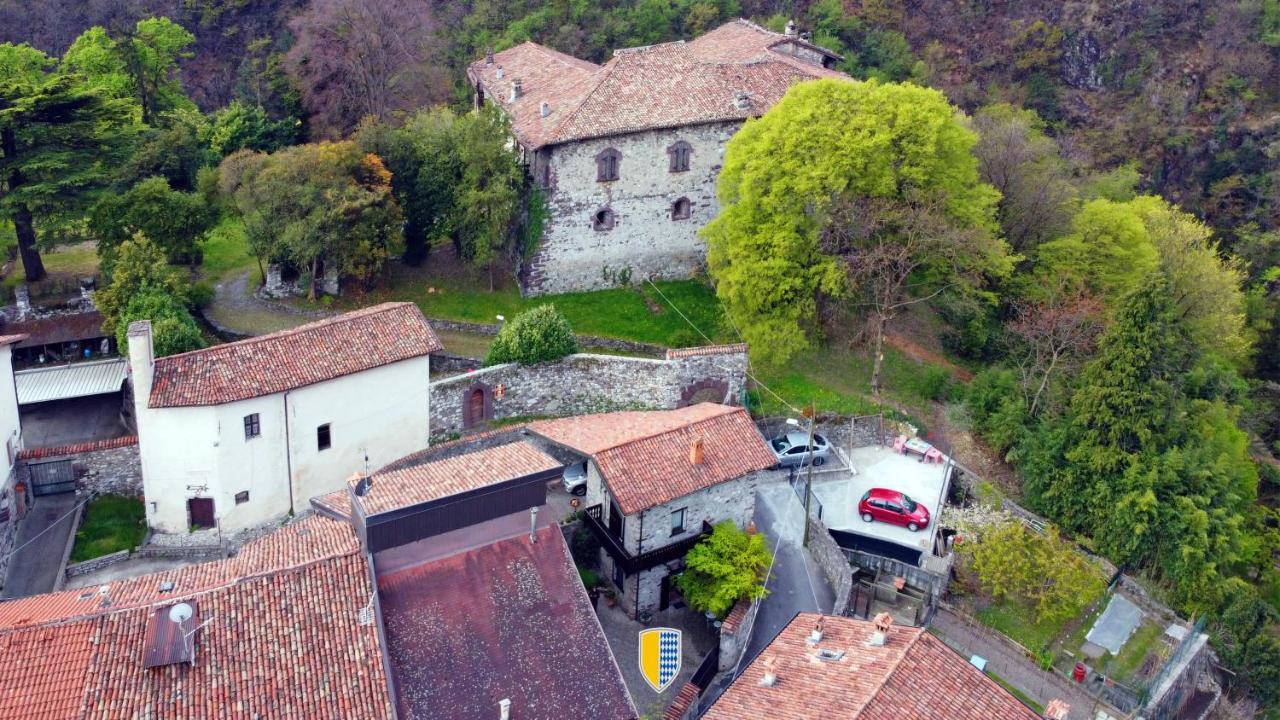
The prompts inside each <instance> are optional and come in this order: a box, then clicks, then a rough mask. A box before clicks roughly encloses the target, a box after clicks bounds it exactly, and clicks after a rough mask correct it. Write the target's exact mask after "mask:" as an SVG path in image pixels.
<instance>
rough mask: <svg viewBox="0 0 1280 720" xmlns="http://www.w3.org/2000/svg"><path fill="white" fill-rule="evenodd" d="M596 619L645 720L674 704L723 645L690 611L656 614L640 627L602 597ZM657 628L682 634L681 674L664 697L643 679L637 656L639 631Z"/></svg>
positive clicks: (632, 697) (709, 628) (701, 618)
mask: <svg viewBox="0 0 1280 720" xmlns="http://www.w3.org/2000/svg"><path fill="white" fill-rule="evenodd" d="M626 601H627V598H626V596H620V597H619V598H618V602H619V603H624V602H626ZM596 615H597V616H599V618H600V626H601V627H602V628H603V629H604V635H605V637H606V638H607V639H608V640H609V647H610V649H612V650H613V659H614V660H615V661H616V662H617V663H618V667H619V668H621V670H622V679H623V680H624V681H626V683H627V690H628V691H630V693H631V700H632V702H634V703H635V705H636V710H638V711H639V712H640V714H641V715H642V716H644V717H660V716H661V715H662V711H663V710H665V709H666V707H667V705H669V704H671V701H672V700H675V698H676V693H678V692H680V688H681V687H682V686H683V685H684V684H685V682H687V681H688V680H689V678H691V677H693V673H694V671H696V670H697V669H698V665H700V664H701V663H702V659H703V658H704V657H706V655H707V653H708V652H711V650H712V648H714V647H716V646H717V645H719V642H720V639H719V636H718V635H717V634H716V631H715V629H714V628H713V627H712V626H711V624H710V623H709V622H708V621H707V619H706V617H705V616H703V615H702V614H701V613H698V612H695V611H693V610H689V609H687V608H686V609H677V608H670V609H667V610H663V611H661V612H658V613H655V614H654V616H653V619H652V620H650V621H649V622H648V623H639V622H636V621H635V620H632V619H631V618H629V617H627V614H626V613H625V612H623V611H622V607H621V605H620V604H619V605H615V606H614V607H608V606H607V605H606V604H605V599H604V598H603V597H602V598H600V601H599V603H598V604H597V605H596ZM655 627H669V628H676V629H678V630H681V631H683V642H682V644H681V651H682V657H681V662H680V673H679V674H678V675H677V676H676V679H675V681H674V682H672V683H671V685H670V686H669V687H667V689H666V690H665V691H663V692H662V693H661V694H659V693H656V692H654V691H653V688H651V687H649V684H648V683H646V682H645V680H644V678H643V677H642V676H641V675H640V656H639V655H638V652H639V645H640V635H639V633H640V631H641V630H644V629H646V628H655Z"/></svg>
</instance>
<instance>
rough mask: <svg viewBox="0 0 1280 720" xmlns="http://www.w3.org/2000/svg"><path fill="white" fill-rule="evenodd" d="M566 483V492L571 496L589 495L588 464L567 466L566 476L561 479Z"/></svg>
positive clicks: (565, 469)
mask: <svg viewBox="0 0 1280 720" xmlns="http://www.w3.org/2000/svg"><path fill="white" fill-rule="evenodd" d="M561 480H562V482H563V483H564V491H565V492H567V493H569V494H570V495H577V496H579V497H580V496H582V495H586V494H587V463H586V462H580V463H574V464H572V465H566V466H565V468H564V475H563V476H562V478H561Z"/></svg>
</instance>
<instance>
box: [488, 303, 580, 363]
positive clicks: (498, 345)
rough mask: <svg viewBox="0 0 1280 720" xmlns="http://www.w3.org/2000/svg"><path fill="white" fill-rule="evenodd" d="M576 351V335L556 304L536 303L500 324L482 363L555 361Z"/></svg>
mask: <svg viewBox="0 0 1280 720" xmlns="http://www.w3.org/2000/svg"><path fill="white" fill-rule="evenodd" d="M577 351H578V339H577V338H576V337H574V334H573V328H571V327H569V321H568V320H565V318H564V316H563V315H561V314H560V312H559V311H557V310H556V307H555V305H539V306H538V307H536V308H533V309H532V310H528V311H525V312H523V313H521V314H519V315H517V316H516V317H515V318H514V319H512V320H511V321H510V322H508V323H507V324H506V325H503V326H502V329H501V330H499V331H498V336H497V337H496V338H494V340H493V345H491V346H490V347H489V354H488V355H487V356H486V357H485V359H484V364H485V365H499V364H501V363H508V362H518V363H520V364H521V365H536V364H538V363H543V362H554V361H556V360H559V359H560V358H562V357H564V356H566V355H570V354H572V353H575V352H577Z"/></svg>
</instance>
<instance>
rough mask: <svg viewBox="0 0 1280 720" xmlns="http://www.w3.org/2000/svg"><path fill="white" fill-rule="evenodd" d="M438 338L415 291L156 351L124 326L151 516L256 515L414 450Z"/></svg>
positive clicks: (289, 506) (225, 523)
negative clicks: (265, 330)
mask: <svg viewBox="0 0 1280 720" xmlns="http://www.w3.org/2000/svg"><path fill="white" fill-rule="evenodd" d="M440 349H441V344H440V340H439V338H437V337H436V334H435V332H434V331H432V329H431V326H430V325H428V324H427V321H426V318H424V317H423V316H422V312H421V311H420V310H418V308H417V306H416V305H414V304H412V303H386V304H383V305H376V306H373V307H370V308H365V309H363V310H358V311H356V312H352V313H347V314H345V315H338V316H336V317H332V318H328V319H325V320H321V321H319V322H315V323H310V324H308V325H303V326H301V327H298V328H294V329H292V330H286V331H284V332H279V333H273V334H271V335H263V336H261V337H256V338H252V339H249V340H241V341H239V342H234V343H228V344H226V345H217V346H215V347H211V348H206V349H204V350H197V351H195V352H189V353H183V354H181V355H172V356H169V357H162V358H155V357H154V356H153V353H152V347H151V325H150V323H149V322H146V321H142V322H136V323H133V324H132V325H130V326H129V363H130V374H131V376H132V382H133V399H134V407H135V416H136V418H137V426H138V442H139V447H140V451H141V452H140V454H141V460H142V480H143V488H144V494H145V496H146V508H147V522H148V524H149V525H150V526H151V527H152V528H154V529H155V530H157V531H161V532H171V533H172V532H186V531H187V530H188V529H189V528H192V527H213V526H214V525H218V526H219V527H221V528H222V529H224V530H236V529H240V528H247V527H254V526H258V525H261V524H264V523H266V522H269V521H271V520H273V519H276V518H279V517H282V516H284V515H286V514H288V513H292V512H296V511H299V510H301V509H302V508H303V507H305V503H306V501H307V499H308V498H310V497H312V496H315V495H319V494H321V493H325V492H328V491H331V490H334V489H337V488H339V487H342V484H343V481H344V480H345V479H346V478H347V477H349V476H350V475H351V474H352V473H355V472H363V471H365V470H367V469H368V468H371V467H378V466H380V465H382V464H384V463H387V462H390V461H392V460H394V459H396V458H399V457H402V456H404V455H407V454H409V453H412V452H415V451H418V450H421V449H423V448H425V447H426V446H427V442H428V437H429V432H430V429H429V424H430V421H429V417H430V416H429V406H430V400H429V397H430V393H429V390H428V385H429V382H430V354H431V353H433V352H437V351H439V350H440Z"/></svg>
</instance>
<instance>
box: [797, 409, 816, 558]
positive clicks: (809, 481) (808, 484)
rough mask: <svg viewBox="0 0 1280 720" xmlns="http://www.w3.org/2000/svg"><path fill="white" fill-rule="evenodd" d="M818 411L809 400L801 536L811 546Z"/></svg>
mask: <svg viewBox="0 0 1280 720" xmlns="http://www.w3.org/2000/svg"><path fill="white" fill-rule="evenodd" d="M817 420H818V413H817V410H816V409H815V407H814V403H813V401H809V443H808V444H807V445H805V453H804V455H805V458H806V459H808V461H809V470H808V472H806V473H805V480H804V535H803V536H801V538H800V543H801V546H802V547H809V502H810V498H811V497H812V496H813V428H814V425H816V424H817Z"/></svg>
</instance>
